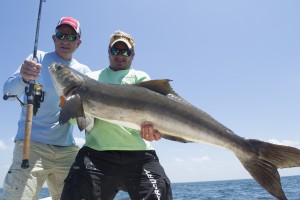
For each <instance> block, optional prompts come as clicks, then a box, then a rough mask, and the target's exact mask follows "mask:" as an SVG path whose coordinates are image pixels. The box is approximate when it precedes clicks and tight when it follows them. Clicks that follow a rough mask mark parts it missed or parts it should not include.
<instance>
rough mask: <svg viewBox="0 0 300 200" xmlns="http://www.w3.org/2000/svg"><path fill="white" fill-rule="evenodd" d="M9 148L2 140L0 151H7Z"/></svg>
mask: <svg viewBox="0 0 300 200" xmlns="http://www.w3.org/2000/svg"><path fill="white" fill-rule="evenodd" d="M6 148H7V146H6V145H5V144H4V142H3V141H2V140H0V150H1V149H6Z"/></svg>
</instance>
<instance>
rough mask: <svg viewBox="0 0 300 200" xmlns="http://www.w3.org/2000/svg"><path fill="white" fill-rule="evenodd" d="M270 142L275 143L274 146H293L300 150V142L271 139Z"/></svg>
mask: <svg viewBox="0 0 300 200" xmlns="http://www.w3.org/2000/svg"><path fill="white" fill-rule="evenodd" d="M268 142H270V143H273V144H278V145H285V146H292V147H296V148H300V141H297V140H295V141H291V140H283V141H281V142H280V141H278V140H276V139H269V140H268Z"/></svg>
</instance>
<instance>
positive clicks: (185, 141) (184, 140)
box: [160, 133, 193, 143]
mask: <svg viewBox="0 0 300 200" xmlns="http://www.w3.org/2000/svg"><path fill="white" fill-rule="evenodd" d="M160 135H161V137H162V138H165V139H167V140H172V141H175V142H182V143H190V142H193V141H190V140H186V139H183V138H181V137H176V136H172V135H167V134H164V133H160Z"/></svg>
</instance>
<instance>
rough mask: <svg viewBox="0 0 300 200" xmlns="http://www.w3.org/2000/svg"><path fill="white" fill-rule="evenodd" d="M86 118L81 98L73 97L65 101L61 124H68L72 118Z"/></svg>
mask: <svg viewBox="0 0 300 200" xmlns="http://www.w3.org/2000/svg"><path fill="white" fill-rule="evenodd" d="M78 117H84V111H83V106H82V102H81V99H80V96H79V95H78V94H76V95H72V96H70V97H68V98H67V99H66V100H65V103H64V105H63V107H62V108H61V110H60V114H59V124H65V123H67V122H68V121H69V120H70V119H71V118H78Z"/></svg>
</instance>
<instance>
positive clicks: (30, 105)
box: [21, 0, 46, 169]
mask: <svg viewBox="0 0 300 200" xmlns="http://www.w3.org/2000/svg"><path fill="white" fill-rule="evenodd" d="M43 2H46V0H40V4H39V12H38V18H37V25H36V32H35V39H34V48H33V56H32V60H33V61H35V62H37V55H36V54H37V47H38V39H39V30H40V21H41V12H42V4H43ZM25 93H26V96H27V107H26V119H25V130H24V146H23V160H22V164H21V167H22V168H23V169H26V168H28V167H29V154H30V136H31V127H32V115H33V114H34V115H35V114H36V112H37V109H38V108H39V107H40V102H43V100H44V92H43V91H42V85H40V84H38V83H35V81H34V80H31V81H29V84H28V87H26V88H25Z"/></svg>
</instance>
